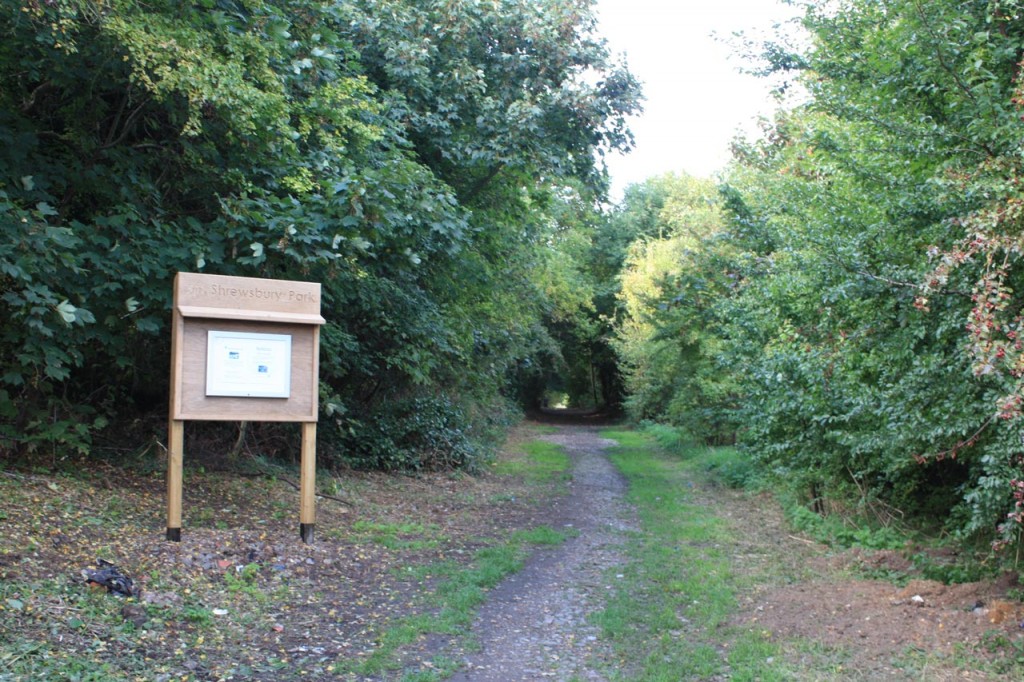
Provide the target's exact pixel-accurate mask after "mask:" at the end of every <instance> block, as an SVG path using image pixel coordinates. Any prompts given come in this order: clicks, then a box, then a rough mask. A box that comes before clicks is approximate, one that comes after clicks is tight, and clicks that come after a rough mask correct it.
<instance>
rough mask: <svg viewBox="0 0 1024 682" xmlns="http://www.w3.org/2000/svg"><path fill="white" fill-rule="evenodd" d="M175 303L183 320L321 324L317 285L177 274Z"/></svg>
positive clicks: (225, 276)
mask: <svg viewBox="0 0 1024 682" xmlns="http://www.w3.org/2000/svg"><path fill="white" fill-rule="evenodd" d="M174 288H175V291H174V294H175V296H174V301H175V308H176V310H177V311H178V312H179V313H180V314H181V315H182V317H204V318H212V319H224V320H247V321H254V322H284V323H294V324H323V323H324V322H325V320H324V318H323V317H322V316H321V315H320V283H319V282H293V281H289V280H282V279H254V278H251V277H230V276H227V275H206V274H199V273H192V272H179V273H178V275H177V277H175V280H174Z"/></svg>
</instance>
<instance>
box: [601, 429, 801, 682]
mask: <svg viewBox="0 0 1024 682" xmlns="http://www.w3.org/2000/svg"><path fill="white" fill-rule="evenodd" d="M602 435H604V436H605V437H607V438H611V439H614V440H615V441H617V442H618V443H619V446H618V447H616V448H614V449H613V450H612V452H611V458H612V461H613V462H614V464H615V465H616V466H617V467H618V468H619V470H620V471H621V472H622V473H623V474H624V475H625V476H626V477H627V479H628V480H629V484H630V488H629V501H630V502H631V503H632V504H633V505H635V507H636V509H637V513H638V516H639V520H640V524H641V532H640V533H638V534H636V535H635V536H634V537H633V538H632V539H631V540H630V547H629V550H628V552H627V553H628V555H629V556H630V557H631V558H632V561H631V562H630V563H629V564H628V565H627V566H626V567H625V568H619V569H617V571H619V572H621V573H622V575H623V578H622V579H620V580H618V581H616V582H615V584H616V585H617V588H616V590H614V591H613V592H612V594H610V595H609V597H608V602H607V604H606V607H605V609H604V610H603V611H601V612H599V613H598V614H596V616H595V617H594V620H595V624H596V625H598V626H599V627H600V628H601V629H602V633H603V635H604V637H606V638H608V639H609V640H610V641H611V642H612V644H613V647H614V649H615V652H616V654H617V656H618V659H619V660H618V662H617V668H618V669H617V671H616V672H615V673H613V679H617V680H631V681H633V680H635V681H641V680H651V681H658V680H666V681H667V680H673V681H678V680H687V679H689V680H701V679H710V678H723V677H724V678H728V679H730V680H761V681H762V682H770V681H771V680H783V679H790V676H789V675H788V674H787V672H786V671H785V670H784V669H782V667H781V666H780V664H779V663H778V661H779V658H780V657H779V653H780V651H779V649H778V647H777V646H776V645H774V644H773V643H771V642H769V641H767V639H765V638H762V637H759V636H758V635H757V633H752V632H743V631H739V630H737V629H734V628H730V627H728V626H727V624H726V623H727V619H728V618H729V616H730V615H731V614H732V613H733V612H734V610H735V608H736V593H737V590H738V589H739V587H740V586H739V584H738V582H739V581H738V579H737V577H736V576H735V575H734V574H733V573H732V571H731V569H730V565H729V557H728V554H727V552H726V551H725V548H727V547H728V546H729V544H730V543H731V542H732V541H733V539H734V538H733V536H732V534H731V533H732V531H731V529H730V528H729V525H728V523H727V522H726V521H724V520H723V519H721V518H719V517H718V516H716V515H715V511H714V509H711V508H708V507H707V506H706V505H703V504H699V503H698V501H697V500H695V499H694V490H695V480H696V473H697V472H700V471H703V470H706V469H707V462H702V458H703V457H708V456H713V454H712V451H709V450H708V449H707V448H695V449H692V450H686V451H683V452H682V453H681V454H667V453H665V452H664V451H663V450H662V449H661V448H659V447H657V445H656V444H655V443H654V442H653V441H651V440H650V439H649V438H648V437H646V436H644V435H642V434H640V433H637V432H635V431H621V430H616V431H607V432H605V433H604V434H602Z"/></svg>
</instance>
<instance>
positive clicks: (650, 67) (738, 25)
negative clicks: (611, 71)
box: [597, 0, 795, 200]
mask: <svg viewBox="0 0 1024 682" xmlns="http://www.w3.org/2000/svg"><path fill="white" fill-rule="evenodd" d="M597 14H598V19H599V20H600V28H599V30H600V33H601V35H603V36H604V37H605V38H607V39H608V43H609V47H610V48H611V51H612V53H613V54H620V53H625V54H626V59H627V61H628V63H629V69H630V71H631V72H632V73H633V75H634V76H636V77H637V78H638V79H640V81H642V82H643V85H644V94H645V96H646V98H647V99H646V101H645V102H644V113H643V114H642V115H641V116H640V117H639V118H635V119H633V121H632V123H631V126H630V127H631V128H632V130H633V134H634V135H635V136H636V148H635V149H634V150H633V151H632V152H631V153H630V154H629V155H627V156H622V155H614V156H611V157H609V158H608V159H607V162H608V166H609V169H610V171H611V174H612V198H613V200H617V199H618V198H619V197H620V196H621V193H622V190H623V188H625V187H626V186H627V185H629V184H632V183H636V182H642V181H643V180H645V179H646V178H649V177H652V176H655V175H661V174H663V173H667V172H670V171H677V172H678V171H684V172H686V173H689V174H691V175H697V176H705V177H709V176H711V175H713V174H714V173H715V171H717V170H719V169H721V168H722V167H723V166H724V165H725V163H726V162H727V161H728V159H729V142H730V141H731V140H732V138H733V137H734V136H735V134H736V132H737V130H739V129H741V128H744V129H747V130H752V129H753V126H752V122H753V121H754V120H755V119H756V117H757V115H758V114H767V113H770V112H771V111H772V110H773V109H774V107H773V106H772V104H771V102H770V101H769V98H768V89H769V85H768V84H767V83H764V82H761V79H758V78H755V77H753V76H747V75H743V74H740V73H738V70H739V68H740V66H741V61H740V59H739V58H738V57H737V56H733V57H730V52H731V47H730V45H729V44H728V39H730V38H731V36H732V34H733V33H734V32H736V31H740V30H742V31H745V32H748V33H754V34H757V33H758V31H757V29H760V32H761V33H763V32H766V31H770V29H771V27H772V24H773V23H777V22H779V21H783V20H785V19H787V18H790V17H792V16H794V14H795V10H794V9H793V8H792V7H787V6H785V5H783V4H781V3H779V2H777V0H598V2H597ZM712 33H716V34H717V35H718V36H719V38H717V39H716V38H715V37H712V35H711V34H712Z"/></svg>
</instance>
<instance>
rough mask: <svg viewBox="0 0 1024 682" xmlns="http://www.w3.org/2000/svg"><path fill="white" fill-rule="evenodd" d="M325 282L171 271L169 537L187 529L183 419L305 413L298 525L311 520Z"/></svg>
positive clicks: (295, 418)
mask: <svg viewBox="0 0 1024 682" xmlns="http://www.w3.org/2000/svg"><path fill="white" fill-rule="evenodd" d="M323 323H324V318H323V317H321V315H320V284H319V283H315V282H293V281H288V280H273V279H258V278H251V277H229V276H224V275H205V274H197V273H187V272H180V273H178V275H177V276H176V277H175V279H174V311H173V319H172V325H171V395H170V419H169V422H170V427H169V435H168V451H169V453H170V457H169V463H168V474H167V500H168V503H167V538H168V539H169V540H180V538H181V465H182V459H183V453H184V445H183V442H182V441H183V439H184V436H183V434H184V428H183V424H184V422H185V421H186V420H214V421H290V422H301V423H302V425H303V431H302V476H301V481H300V484H301V490H300V497H301V503H300V533H301V534H302V538H303V540H305V541H306V542H311V541H312V538H313V525H314V523H315V508H314V496H313V483H314V479H315V472H316V421H317V414H318V407H317V396H318V391H319V381H318V377H319V354H320V325H321V324H323Z"/></svg>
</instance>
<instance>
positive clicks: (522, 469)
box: [494, 440, 572, 483]
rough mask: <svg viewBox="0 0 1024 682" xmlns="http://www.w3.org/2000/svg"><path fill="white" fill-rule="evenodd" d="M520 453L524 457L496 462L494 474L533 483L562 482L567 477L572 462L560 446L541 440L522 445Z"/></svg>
mask: <svg viewBox="0 0 1024 682" xmlns="http://www.w3.org/2000/svg"><path fill="white" fill-rule="evenodd" d="M522 451H523V454H524V455H525V457H521V458H517V459H505V460H501V461H499V462H497V463H496V464H495V467H494V471H495V473H497V474H500V475H505V476H523V477H525V478H527V479H528V480H530V481H531V482H534V483H545V482H556V481H564V480H565V479H566V477H567V476H568V474H567V472H568V471H569V467H570V465H571V464H572V462H571V461H570V460H569V456H568V455H567V454H565V451H564V450H563V449H562V448H561V447H560V446H558V445H556V444H554V443H549V442H547V441H543V440H532V441H527V442H526V443H524V444H523V445H522Z"/></svg>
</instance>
